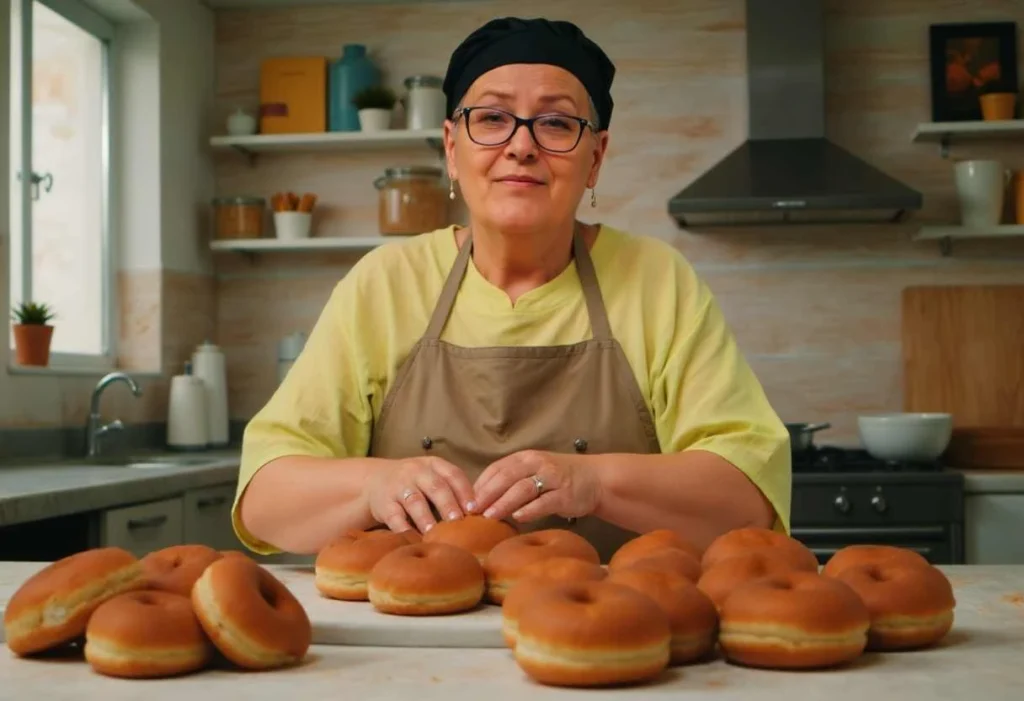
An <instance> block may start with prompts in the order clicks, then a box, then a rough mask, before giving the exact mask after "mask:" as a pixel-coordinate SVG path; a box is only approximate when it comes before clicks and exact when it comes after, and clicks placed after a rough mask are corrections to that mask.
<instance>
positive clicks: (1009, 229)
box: [914, 224, 1024, 256]
mask: <svg viewBox="0 0 1024 701" xmlns="http://www.w3.org/2000/svg"><path fill="white" fill-rule="evenodd" d="M1012 237H1022V238H1024V225H1020V224H1001V225H999V226H993V227H989V228H985V229H974V228H967V227H963V226H925V227H922V228H921V230H920V231H918V232H917V234H915V235H914V240H915V241H938V242H939V246H940V248H941V250H942V254H943V255H946V256H948V255H949V254H950V252H951V251H952V250H953V241H954V240H956V239H960V240H966V239H975V240H977V239H996V238H1012Z"/></svg>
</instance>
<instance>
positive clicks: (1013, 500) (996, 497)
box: [964, 494, 1024, 565]
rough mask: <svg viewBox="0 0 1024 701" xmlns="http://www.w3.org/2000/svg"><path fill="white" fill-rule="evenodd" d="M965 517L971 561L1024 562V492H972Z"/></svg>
mask: <svg viewBox="0 0 1024 701" xmlns="http://www.w3.org/2000/svg"><path fill="white" fill-rule="evenodd" d="M964 520H965V526H964V549H965V551H966V553H965V554H966V558H967V564H969V565H1021V564H1024V494H969V495H967V497H966V498H965V500H964Z"/></svg>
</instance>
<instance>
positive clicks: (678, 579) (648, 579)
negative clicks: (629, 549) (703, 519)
mask: <svg viewBox="0 0 1024 701" xmlns="http://www.w3.org/2000/svg"><path fill="white" fill-rule="evenodd" d="M608 581H609V582H611V583H613V584H621V585H623V586H627V587H629V588H630V589H634V590H636V591H638V592H640V593H641V594H644V595H646V596H649V597H650V598H651V599H653V600H654V602H655V603H656V604H658V606H660V607H661V609H662V610H663V611H664V612H665V615H666V616H667V617H668V625H669V629H670V630H671V632H672V642H671V653H672V655H671V663H672V664H686V663H688V662H693V661H696V660H700V659H702V658H704V657H706V656H707V655H708V653H710V652H711V650H712V649H713V648H714V647H715V641H716V640H717V637H718V611H717V610H716V609H715V605H714V604H713V603H712V602H711V599H709V598H708V597H707V595H705V594H704V592H702V591H701V590H700V589H698V588H697V585H695V584H694V583H693V582H691V581H690V580H689V579H687V578H686V577H684V576H683V575H681V574H678V573H677V572H672V571H669V570H655V569H642V568H636V567H627V568H622V569H617V570H614V571H612V572H611V574H609V576H608ZM514 591H515V590H513V592H514Z"/></svg>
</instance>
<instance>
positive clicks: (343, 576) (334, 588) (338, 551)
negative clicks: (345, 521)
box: [313, 531, 410, 601]
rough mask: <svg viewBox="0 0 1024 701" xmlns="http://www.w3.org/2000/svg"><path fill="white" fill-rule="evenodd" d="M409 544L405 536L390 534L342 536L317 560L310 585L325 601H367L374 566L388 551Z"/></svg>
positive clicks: (382, 532)
mask: <svg viewBox="0 0 1024 701" xmlns="http://www.w3.org/2000/svg"><path fill="white" fill-rule="evenodd" d="M409 544H410V543H409V541H408V539H407V538H406V537H405V535H404V534H402V533H393V532H391V531H368V532H365V533H360V532H356V533H348V534H346V535H343V536H341V537H340V538H338V539H337V540H335V541H334V542H332V543H330V544H329V545H328V546H327V547H325V548H324V549H323V550H321V551H320V553H319V554H318V555H317V556H316V562H315V563H314V570H315V572H316V576H315V578H314V580H313V583H314V585H315V586H316V588H317V590H318V591H319V592H320V593H321V594H323V595H324V596H326V597H329V598H332V599H343V600H346V601H367V600H368V599H369V595H368V593H367V582H368V581H369V578H370V571H371V570H372V569H373V566H374V565H376V564H377V563H378V562H379V561H380V559H381V558H382V557H384V556H385V555H387V554H388V553H390V552H391V551H393V550H397V549H398V548H404V547H405V546H407V545H409Z"/></svg>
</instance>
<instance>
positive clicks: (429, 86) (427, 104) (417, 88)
mask: <svg viewBox="0 0 1024 701" xmlns="http://www.w3.org/2000/svg"><path fill="white" fill-rule="evenodd" d="M443 83H444V80H443V79H441V78H439V77H437V76H436V75H412V76H409V77H408V78H406V79H405V89H406V91H408V95H407V96H406V98H405V127H406V129H438V128H440V127H441V126H443V125H444V119H445V117H446V116H447V115H445V113H444V112H445V97H444V91H443V90H442V89H441V86H442V85H443Z"/></svg>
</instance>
